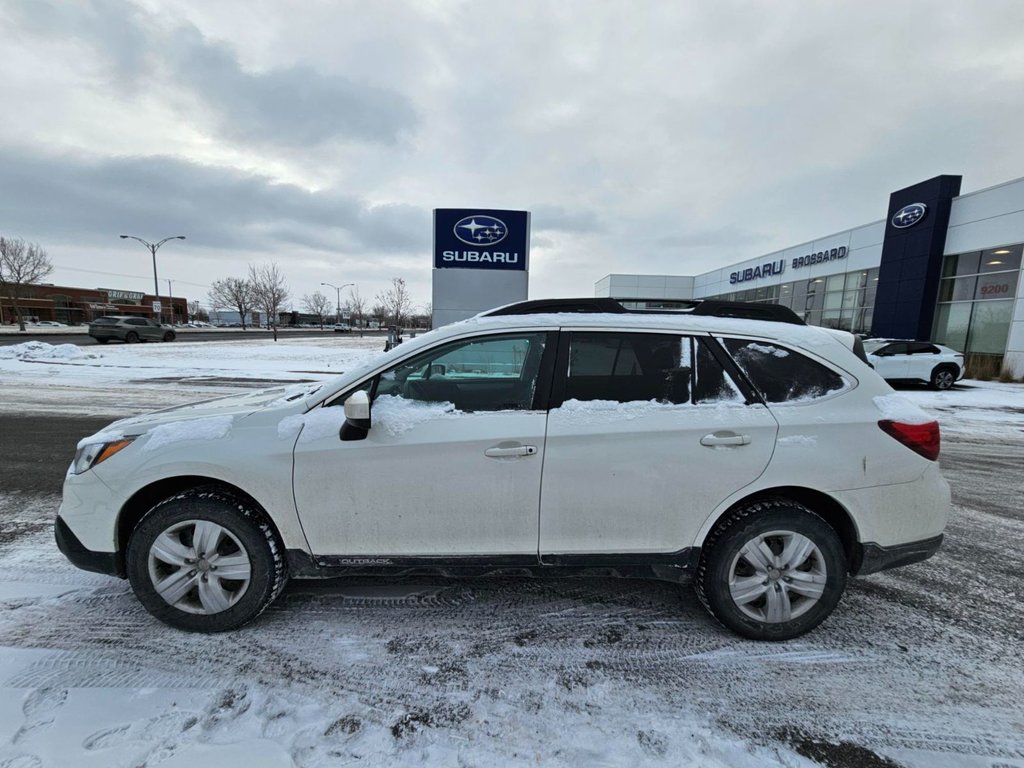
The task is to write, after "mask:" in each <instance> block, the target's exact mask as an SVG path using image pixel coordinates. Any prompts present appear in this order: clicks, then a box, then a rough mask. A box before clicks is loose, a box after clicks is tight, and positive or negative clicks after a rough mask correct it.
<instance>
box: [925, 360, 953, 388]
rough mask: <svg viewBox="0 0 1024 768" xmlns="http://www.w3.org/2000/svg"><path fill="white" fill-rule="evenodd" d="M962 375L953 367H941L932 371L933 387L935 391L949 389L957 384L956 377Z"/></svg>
mask: <svg viewBox="0 0 1024 768" xmlns="http://www.w3.org/2000/svg"><path fill="white" fill-rule="evenodd" d="M959 373H960V371H958V370H957V369H956V368H955V367H953V366H952V365H940V366H938V367H937V368H936V369H935V370H934V371H932V378H931V382H930V383H931V385H932V387H933V388H934V389H938V390H944V389H949V388H950V387H952V386H953V385H954V384H955V383H956V377H957V375H958V374H959Z"/></svg>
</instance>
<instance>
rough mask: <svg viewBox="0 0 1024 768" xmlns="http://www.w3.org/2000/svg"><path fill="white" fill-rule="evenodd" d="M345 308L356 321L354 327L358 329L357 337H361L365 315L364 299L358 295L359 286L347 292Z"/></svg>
mask: <svg viewBox="0 0 1024 768" xmlns="http://www.w3.org/2000/svg"><path fill="white" fill-rule="evenodd" d="M345 306H346V307H348V310H349V312H351V313H352V318H353V319H354V320H355V321H356V326H357V327H358V328H359V335H360V336H362V335H363V325H365V323H364V322H363V315H364V314H365V313H366V299H365V298H363V295H362V294H361V293H359V286H353V287H352V288H350V289H349V291H348V301H346V302H345Z"/></svg>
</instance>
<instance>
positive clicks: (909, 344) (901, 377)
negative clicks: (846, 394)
mask: <svg viewBox="0 0 1024 768" xmlns="http://www.w3.org/2000/svg"><path fill="white" fill-rule="evenodd" d="M864 350H865V351H866V352H867V356H868V362H870V363H871V364H872V365H873V366H875V370H876V371H878V375H879V376H881V377H882V378H883V379H885V380H886V381H923V382H926V383H928V384H931V386H932V387H934V388H935V389H949V388H950V387H952V386H953V384H955V383H956V382H957V381H959V380H960V379H962V378H963V377H964V356H963V355H962V354H960V353H959V352H957V351H956V350H955V349H950V348H949V347H944V346H942V345H941V344H933V343H932V342H930V341H914V340H913V339H868V340H867V341H865V342H864Z"/></svg>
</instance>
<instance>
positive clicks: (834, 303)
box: [825, 291, 843, 309]
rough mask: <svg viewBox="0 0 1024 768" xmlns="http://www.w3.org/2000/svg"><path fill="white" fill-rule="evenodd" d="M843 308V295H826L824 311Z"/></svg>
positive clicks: (840, 293)
mask: <svg viewBox="0 0 1024 768" xmlns="http://www.w3.org/2000/svg"><path fill="white" fill-rule="evenodd" d="M842 306H843V293H842V291H840V292H839V293H826V294H825V309H839V308H841V307H842Z"/></svg>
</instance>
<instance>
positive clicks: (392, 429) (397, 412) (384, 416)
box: [371, 395, 462, 437]
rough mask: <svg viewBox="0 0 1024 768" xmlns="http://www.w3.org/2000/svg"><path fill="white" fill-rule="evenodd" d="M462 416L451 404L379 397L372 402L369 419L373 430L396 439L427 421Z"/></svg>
mask: <svg viewBox="0 0 1024 768" xmlns="http://www.w3.org/2000/svg"><path fill="white" fill-rule="evenodd" d="M461 415H462V411H460V410H458V409H456V408H455V405H454V404H453V403H423V402H419V401H418V400H406V399H405V398H404V397H397V396H395V395H381V396H380V397H378V398H377V399H376V400H374V401H373V408H372V409H371V417H372V420H373V428H374V429H383V430H384V431H385V432H387V433H388V435H389V436H391V437H397V436H398V435H401V434H403V433H405V432H408V431H409V430H410V429H413V428H414V427H416V426H418V425H420V424H423V423H424V422H427V421H436V420H438V419H451V418H455V417H458V416H461Z"/></svg>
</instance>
